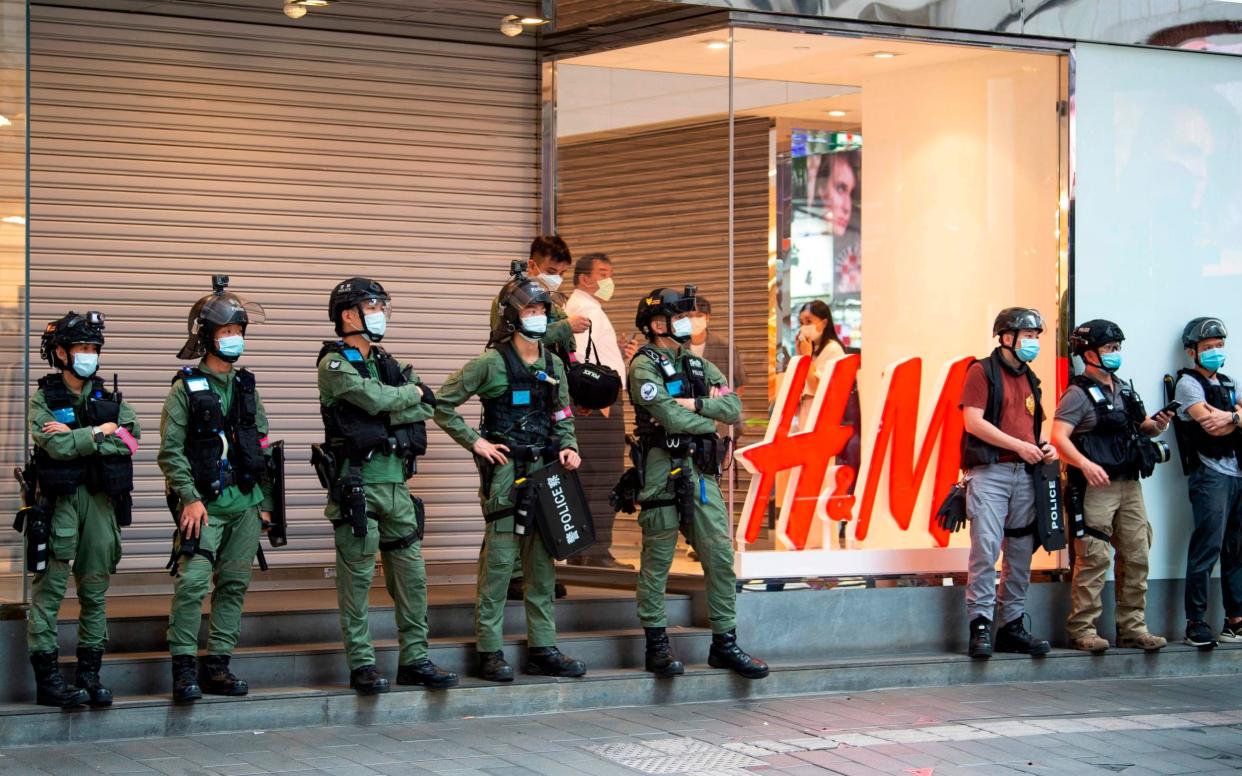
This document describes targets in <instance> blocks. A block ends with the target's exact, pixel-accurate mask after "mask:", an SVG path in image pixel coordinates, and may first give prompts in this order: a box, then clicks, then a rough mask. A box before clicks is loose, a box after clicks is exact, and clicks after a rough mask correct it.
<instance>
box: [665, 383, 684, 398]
mask: <svg viewBox="0 0 1242 776" xmlns="http://www.w3.org/2000/svg"><path fill="white" fill-rule="evenodd" d="M664 387H665V388H668V395H669V396H674V397H675V396H681V394H682V391H683V390H684V388H685V386H684V385H683V384H682V381H681V380H672V381H670V382H667V383H665V384H664Z"/></svg>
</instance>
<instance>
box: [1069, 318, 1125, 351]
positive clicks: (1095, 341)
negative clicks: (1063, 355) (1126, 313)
mask: <svg viewBox="0 0 1242 776" xmlns="http://www.w3.org/2000/svg"><path fill="white" fill-rule="evenodd" d="M1125 338H1126V335H1125V334H1124V333H1122V331H1121V327H1120V326H1118V325H1117V324H1115V323H1113V322H1112V321H1106V320H1103V319H1102V318H1097V319H1096V320H1092V321H1087V322H1086V323H1080V324H1079V325H1078V326H1077V327H1076V328H1075V329H1074V331H1073V333H1072V334H1070V338H1069V346H1070V355H1074V356H1081V355H1082V354H1083V353H1086V352H1087V351H1090V350H1099V349H1100V348H1102V347H1104V346H1105V345H1107V344H1109V343H1110V342H1118V343H1120V342H1124V341H1125Z"/></svg>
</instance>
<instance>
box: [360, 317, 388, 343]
mask: <svg viewBox="0 0 1242 776" xmlns="http://www.w3.org/2000/svg"><path fill="white" fill-rule="evenodd" d="M362 327H363V328H364V329H366V331H365V332H363V333H364V334H365V335H366V337H367V339H369V340H371V341H372V342H379V341H380V340H382V339H383V338H384V332H386V331H388V316H387V315H385V314H384V313H367V314H366V315H364V316H363V317H362Z"/></svg>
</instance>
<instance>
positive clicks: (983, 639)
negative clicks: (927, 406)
mask: <svg viewBox="0 0 1242 776" xmlns="http://www.w3.org/2000/svg"><path fill="white" fill-rule="evenodd" d="M1043 331H1044V319H1043V316H1042V315H1040V314H1039V311H1038V310H1032V309H1029V308H1025V307H1009V308H1006V309H1004V310H1001V312H1000V314H999V315H997V316H996V321H995V322H994V323H993V325H992V335H993V336H995V337H997V338H998V340H999V344H998V346H997V347H996V348H995V349H994V350H993V351H992V354H991V355H990V356H988V357H987V358H985V359H983V360H981V361H976V362H975V363H974V364H972V365H971V367H970V369H969V370H967V372H966V383H965V385H964V386H963V388H962V410H963V417H964V420H965V426H966V433H965V434H964V435H963V437H962V468H963V469H966V470H967V486H966V515H967V518H968V519H969V520H970V564H969V565H970V568H969V572H968V575H967V582H966V613H967V616H968V617H969V618H970V656H971V657H973V658H989V657H991V656H992V650H993V644H992V617H993V614H994V613H995V610H996V604H997V595H998V594H997V588H996V559H997V556H999V555H1000V554H1001V549H1002V547H1003V549H1004V554H1005V560H1004V563H1003V565H1002V566H1001V584H1000V592H999V597H1000V616H1001V622H1002V623H1003V625H1002V626H1001V627H1000V629H999V630H997V632H996V644H995V649H996V651H998V652H1018V653H1022V654H1028V655H1032V656H1037V655H1045V654H1047V653H1048V651H1049V649H1050V647H1049V645H1048V642H1047V641H1044V640H1043V639H1036V638H1034V637H1032V636H1031V634H1030V633H1029V632H1028V631H1027V630H1026V628H1025V627H1024V626H1023V624H1022V617H1023V614H1025V612H1026V591H1027V588H1028V587H1030V584H1031V556H1032V555H1034V553H1035V474H1034V467H1035V465H1037V464H1039V463H1043V462H1047V461H1055V460H1057V451H1056V448H1054V447H1053V446H1052V445H1050V444H1048V443H1047V442H1044V441H1043V440H1042V438H1041V433H1042V429H1043V425H1044V412H1043V407H1042V406H1041V403H1040V402H1041V393H1040V389H1039V378H1038V377H1036V376H1035V372H1034V371H1032V370H1031V368H1030V363H1031V362H1032V361H1034V360H1035V358H1036V357H1037V356H1038V355H1039V335H1040V334H1042V333H1043Z"/></svg>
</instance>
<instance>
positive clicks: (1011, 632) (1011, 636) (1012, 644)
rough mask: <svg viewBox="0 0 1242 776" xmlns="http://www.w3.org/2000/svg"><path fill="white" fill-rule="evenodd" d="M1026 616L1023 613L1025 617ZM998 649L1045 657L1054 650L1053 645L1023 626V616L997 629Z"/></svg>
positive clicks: (999, 650)
mask: <svg viewBox="0 0 1242 776" xmlns="http://www.w3.org/2000/svg"><path fill="white" fill-rule="evenodd" d="M1025 616H1026V615H1023V617H1025ZM996 651H997V652H1017V653H1018V654H1020V655H1030V656H1031V657H1043V656H1044V655H1046V654H1048V653H1049V652H1051V651H1052V645H1050V644H1049V643H1048V642H1046V641H1044V640H1043V639H1037V638H1035V637H1034V636H1032V635H1031V634H1030V633H1029V632H1028V631H1027V629H1026V628H1024V627H1023V626H1022V617H1019V618H1018V619H1016V620H1014V621H1013V622H1009V623H1006V624H1005V625H1004V627H1002V628H1001V629H1000V630H998V631H996Z"/></svg>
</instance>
